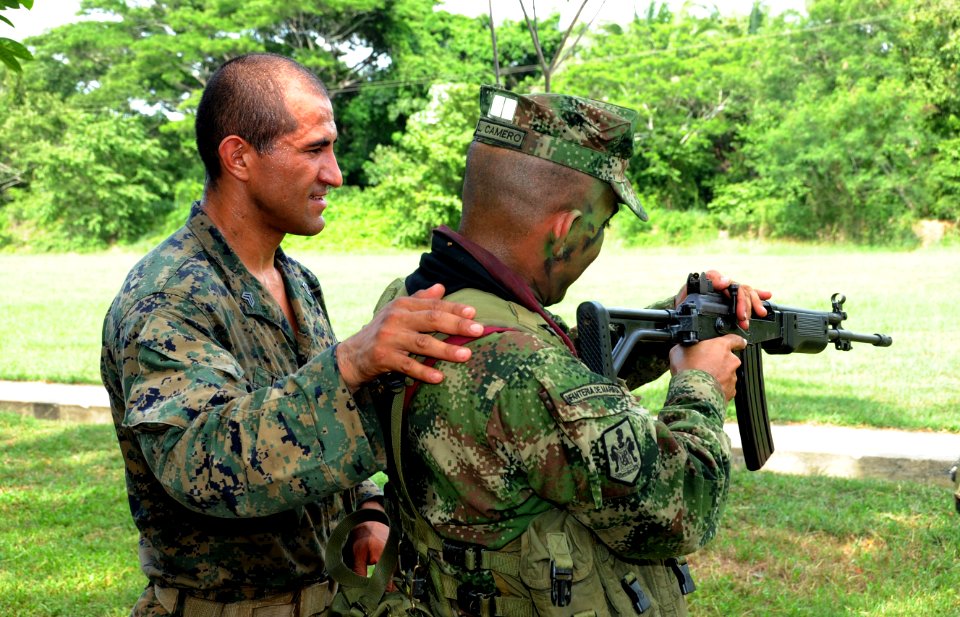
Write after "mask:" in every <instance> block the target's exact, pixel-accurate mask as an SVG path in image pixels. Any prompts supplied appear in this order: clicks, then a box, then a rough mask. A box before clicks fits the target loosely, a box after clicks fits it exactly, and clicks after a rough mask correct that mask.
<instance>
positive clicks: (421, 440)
mask: <svg viewBox="0 0 960 617" xmlns="http://www.w3.org/2000/svg"><path fill="white" fill-rule="evenodd" d="M447 232H449V230H447V231H446V232H444V235H445V236H446V237H445V238H444V239H443V241H441V242H439V243H438V242H437V239H436V236H435V241H434V245H433V246H434V252H433V253H432V254H427V255H425V256H424V259H425V260H426V259H429V258H431V256H432V258H433V260H434V261H435V262H436V261H440V262H442V261H444V260H445V259H446V257H445V255H444V252H445V251H451V250H452V251H456V244H457V243H458V242H459V243H462V242H464V239H462V238H459V237H458V236H457V235H456V234H453V233H452V232H449V233H447ZM451 240H452V241H453V242H451ZM445 247H453V248H452V249H451V248H445ZM476 248H478V247H475V245H474V249H476ZM438 250H439V252H440V254H439V255H438V254H437V253H438ZM479 250H480V251H483V249H482V248H480V249H479ZM473 252H474V251H473V250H471V253H473ZM487 255H488V257H492V256H491V255H489V254H487ZM494 259H495V258H494ZM447 261H450V260H449V259H448V260H447ZM448 265H452V267H450V268H447V269H446V270H447V272H448V273H449V272H462V273H463V276H464V277H465V278H467V279H468V280H469V281H470V282H471V283H475V282H477V281H478V280H479V281H481V282H482V283H483V285H480V286H479V287H481V288H483V289H484V290H481V289H476V288H470V287H463V288H462V289H459V290H457V291H455V293H453V294H451V295H448V299H450V300H452V301H457V302H465V303H467V304H472V305H474V306H476V307H477V309H478V313H477V316H476V319H477V320H478V321H479V322H480V323H483V324H484V325H487V326H503V327H508V328H511V329H512V330H509V331H505V332H500V333H493V334H489V335H487V336H484V337H482V338H479V339H477V340H475V341H473V342H471V343H468V344H467V345H468V346H469V347H470V348H471V349H472V351H473V354H472V356H471V358H470V360H469V361H468V362H466V363H464V364H452V363H444V362H441V363H438V364H437V367H438V368H440V370H442V371H443V373H444V376H445V377H444V381H443V382H442V383H441V384H438V385H430V384H422V385H421V386H420V387H419V388H418V389H417V391H416V393H415V394H414V396H413V398H412V399H411V401H410V404H409V407H408V409H407V412H406V413H407V416H406V418H407V423H406V432H405V435H404V439H405V441H404V443H405V445H406V446H409V447H408V448H406V447H405V448H404V459H403V464H404V470H403V471H404V477H405V478H407V483H408V489H409V492H410V494H411V497H412V498H413V501H414V503H415V504H417V505H418V508H419V510H420V513H421V514H422V515H423V516H424V518H426V519H427V520H428V521H429V522H430V524H431V526H432V527H433V528H434V529H435V530H436V531H437V532H438V533H439V534H440V535H441V536H443V537H445V538H447V539H448V540H458V541H461V542H467V543H472V544H479V545H482V546H485V547H489V548H493V549H499V548H501V547H503V546H505V545H506V544H508V543H509V542H511V541H512V540H514V539H515V538H518V537H519V536H520V535H521V534H522V533H523V532H524V530H525V529H526V528H527V527H528V526H529V525H530V523H531V521H533V520H534V519H535V518H537V517H538V516H539V515H540V514H542V513H544V512H546V511H547V510H550V509H553V508H561V509H564V510H566V511H567V512H569V513H570V514H572V515H573V516H574V517H575V518H576V519H577V520H579V521H580V522H581V523H582V524H583V525H584V526H586V527H587V528H589V529H590V530H592V532H593V533H594V534H595V535H596V536H597V537H598V538H599V539H600V540H601V541H602V542H603V543H604V544H605V545H606V546H608V547H609V548H610V549H612V550H613V551H614V552H615V553H616V554H618V555H619V556H620V557H622V558H624V559H628V560H630V559H660V558H666V557H671V556H677V555H683V554H687V553H690V552H693V551H695V550H697V549H699V548H700V547H702V546H703V545H704V544H705V543H706V542H707V541H708V540H709V539H710V538H712V537H713V536H714V534H715V532H716V529H717V525H718V521H719V517H720V514H721V510H722V506H723V503H724V501H725V497H726V494H727V488H728V479H729V473H730V442H729V439H728V437H727V436H726V434H725V433H724V431H723V417H724V410H725V407H726V405H725V401H724V399H723V396H722V393H721V391H720V389H719V386H718V385H717V383H716V381H715V379H714V378H713V377H712V376H710V375H709V374H707V373H703V372H700V371H685V372H681V373H679V374H677V375H676V376H674V377H673V379H672V380H671V382H670V386H669V391H668V394H667V400H666V403H665V406H664V407H663V408H662V409H661V410H660V412H659V415H658V417H654V416H653V415H651V414H650V413H648V412H647V411H646V410H644V409H643V408H642V407H640V405H639V404H638V402H637V400H636V399H635V398H634V397H633V396H632V395H631V393H630V392H629V391H628V390H627V389H626V388H625V387H624V385H623V384H622V383H620V382H612V381H610V380H608V379H606V378H604V377H603V376H601V375H598V374H595V373H593V372H591V371H590V370H589V369H587V368H586V366H584V365H583V364H582V363H581V362H580V361H579V360H578V359H577V358H576V357H575V356H574V355H573V354H572V353H571V350H570V349H569V348H568V345H567V344H565V342H564V340H563V339H564V337H563V336H562V335H561V334H560V332H559V331H558V329H557V324H555V323H554V324H551V323H548V320H549V316H546V314H545V313H544V311H543V310H542V308H540V307H531V306H529V302H526V303H525V304H527V306H524V305H522V304H521V301H519V300H517V298H516V297H514V298H512V299H508V297H503V296H505V295H507V292H505V291H503V287H502V286H501V285H499V284H498V283H496V282H491V280H490V279H495V278H497V277H494V276H492V275H491V274H490V273H489V272H487V275H486V278H484V275H483V271H487V270H489V266H488V262H484V264H483V265H484V267H483V268H478V267H477V266H476V263H474V264H470V260H469V257H464V255H463V254H462V251H461V252H460V253H457V254H456V255H455V257H454V258H453V263H452V264H448ZM423 269H424V261H421V268H420V270H418V271H417V273H414V275H412V276H411V277H408V278H407V280H406V289H407V290H408V291H409V292H411V293H412V292H413V291H416V289H417V288H420V286H421V285H422V284H429V283H431V282H436V281H431V280H429V279H430V278H431V277H430V276H429V275H428V276H426V277H425V278H426V279H427V280H423V279H424V276H423V273H422V271H423ZM418 273H419V276H420V278H419V284H418V279H417V276H418ZM454 276H456V275H454ZM440 282H444V283H445V284H446V285H447V289H448V291H449V290H450V289H451V288H453V289H456V284H455V282H454V281H451V280H441V281H440ZM475 286H476V285H475ZM498 287H499V288H500V289H501V291H499V292H491V290H495V289H497V288H498ZM545 316H546V318H545Z"/></svg>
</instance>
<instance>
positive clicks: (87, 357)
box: [0, 234, 960, 431]
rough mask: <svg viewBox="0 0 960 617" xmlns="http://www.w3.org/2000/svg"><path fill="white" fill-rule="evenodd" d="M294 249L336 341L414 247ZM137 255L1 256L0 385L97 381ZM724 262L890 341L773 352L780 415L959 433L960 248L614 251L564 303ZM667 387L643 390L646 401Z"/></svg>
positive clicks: (664, 290)
mask: <svg viewBox="0 0 960 617" xmlns="http://www.w3.org/2000/svg"><path fill="white" fill-rule="evenodd" d="M331 240H332V238H324V235H323V234H321V236H319V237H318V238H317V239H315V240H313V241H312V242H311V244H309V245H307V246H309V247H310V250H306V251H305V250H304V249H303V248H302V246H304V244H303V243H301V245H300V248H298V249H297V250H295V251H291V252H292V254H293V255H294V256H295V257H297V258H299V259H301V260H302V261H303V262H305V263H306V264H307V265H308V266H309V267H310V268H311V269H313V270H314V271H315V272H316V273H317V274H318V276H319V277H320V279H321V281H322V283H323V285H324V292H325V295H326V300H327V305H328V307H329V309H330V314H331V319H332V321H333V324H334V326H335V328H336V331H337V332H338V333H339V334H340V336H341V337H343V336H347V335H349V334H351V333H352V332H355V331H356V330H357V329H358V328H359V327H361V326H362V325H363V324H364V323H366V321H367V320H368V319H369V317H370V313H371V310H372V307H373V306H374V304H375V303H376V300H377V298H378V296H379V294H380V291H381V290H382V289H383V287H385V286H386V285H387V284H388V283H389V282H390V281H391V280H392V279H393V278H395V277H397V276H402V275H404V274H406V273H408V272H409V271H411V270H412V269H413V268H414V267H415V266H416V264H417V261H418V259H419V251H402V252H389V253H382V254H353V255H345V254H342V253H336V252H333V251H330V250H325V245H324V242H326V241H331ZM138 258H139V254H135V253H132V252H110V253H99V254H92V255H40V256H23V255H0V288H2V289H4V290H5V293H4V294H0V379H13V380H48V381H63V382H79V383H99V373H98V361H99V347H100V325H101V322H102V318H103V314H104V312H105V311H106V308H107V306H108V304H109V302H110V300H111V298H112V297H113V295H114V294H115V293H116V291H117V289H118V288H119V285H120V283H121V281H122V280H123V277H124V275H125V274H126V272H127V270H128V269H129V268H130V267H131V266H132V265H133V264H134V263H135V261H136V260H137V259H138ZM707 268H716V269H719V270H721V271H722V272H724V273H729V274H731V275H733V276H735V277H736V278H737V279H739V280H741V281H747V282H750V283H753V284H754V285H756V286H759V287H763V288H767V289H770V290H773V291H774V293H775V298H774V300H775V301H777V302H779V303H781V304H784V305H788V306H797V307H804V308H811V309H817V310H829V308H830V303H829V299H830V296H831V294H833V293H834V292H841V293H844V294H845V295H846V296H847V298H848V300H847V303H846V305H845V308H846V310H847V312H848V313H849V314H850V318H849V319H848V320H847V322H846V323H845V326H846V327H847V328H848V329H851V330H854V331H861V332H867V333H873V332H883V333H886V334H890V335H892V336H893V339H894V345H893V347H891V348H889V349H879V348H873V347H870V346H864V345H857V346H855V348H854V350H853V351H851V352H838V351H835V350H834V349H833V348H832V347H828V349H827V350H825V351H824V352H822V353H820V354H818V355H804V354H794V355H791V356H777V357H773V356H767V357H766V359H765V371H766V381H767V389H768V402H769V406H770V413H771V417H772V418H773V420H774V421H775V422H787V421H816V422H825V423H837V424H851V425H873V426H884V427H897V428H926V429H931V430H949V431H960V414H957V413H956V410H957V409H958V408H960V372H958V371H956V368H955V367H957V366H960V346H958V345H957V344H956V341H957V340H958V339H960V322H958V321H957V320H956V319H955V317H954V314H955V312H956V307H957V306H960V285H958V284H957V282H956V281H957V279H958V276H957V275H958V274H960V249H949V250H948V249H926V250H919V251H913V252H898V251H882V250H865V249H856V248H830V247H811V246H803V245H788V244H776V245H770V244H760V243H739V242H730V243H713V244H710V245H707V246H706V247H703V248H696V247H695V248H691V247H686V248H681V249H676V250H674V249H666V248H655V249H632V250H625V249H619V248H617V247H616V246H608V247H606V248H605V249H604V252H603V253H602V254H601V256H600V258H599V259H598V260H597V262H596V263H594V264H593V265H592V266H591V267H590V269H588V270H587V273H586V274H585V275H584V277H583V278H582V279H581V280H580V281H578V282H577V283H576V284H575V285H574V286H573V288H572V289H571V290H570V292H569V293H568V296H567V299H566V300H564V302H562V303H561V304H560V305H558V306H557V307H556V311H557V312H558V313H559V314H560V315H561V316H562V317H564V318H565V319H566V320H567V321H568V322H569V323H573V321H574V315H575V311H576V306H577V304H579V302H580V301H582V300H586V299H596V300H599V301H601V302H603V303H604V304H608V305H615V306H634V307H639V306H644V305H646V304H648V303H650V302H652V301H653V300H655V299H658V298H661V297H665V296H667V295H672V294H673V293H675V292H676V290H677V289H678V288H679V286H680V284H681V283H682V282H683V281H684V280H685V278H686V275H687V273H689V272H691V271H697V270H703V269H707ZM663 387H664V385H663V382H658V383H656V384H653V385H652V386H650V387H648V388H647V389H645V390H644V391H643V392H641V394H642V395H643V396H644V400H645V401H646V403H647V405H648V406H650V407H655V406H656V405H657V403H658V401H659V400H662V396H663V393H662V390H663Z"/></svg>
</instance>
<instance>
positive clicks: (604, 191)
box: [544, 174, 618, 306]
mask: <svg viewBox="0 0 960 617" xmlns="http://www.w3.org/2000/svg"><path fill="white" fill-rule="evenodd" d="M583 175H585V174H583ZM589 178H590V180H589V181H587V182H585V183H583V184H582V185H580V186H579V187H574V190H573V191H572V192H571V194H570V205H571V207H572V209H575V210H578V211H579V212H580V217H579V218H578V219H577V220H576V222H575V223H574V224H573V226H572V227H571V228H570V232H569V234H568V237H567V238H566V239H565V241H564V244H565V248H564V250H563V252H562V254H561V255H560V256H558V257H556V258H555V259H554V260H553V262H552V263H551V264H550V270H551V271H552V272H551V276H550V279H551V285H550V288H551V293H550V294H549V297H548V298H547V301H545V302H544V305H545V306H546V305H549V304H555V303H557V302H559V301H561V300H563V297H564V296H565V295H566V293H567V289H569V288H570V285H572V284H573V283H574V282H575V281H576V280H577V279H578V278H580V276H581V275H582V274H583V273H584V271H585V270H586V269H587V267H588V266H589V265H590V264H592V263H593V261H594V260H595V259H596V258H597V256H598V255H600V249H601V248H602V247H603V239H604V232H605V231H606V228H607V226H608V225H609V224H610V220H611V219H612V218H613V215H614V214H616V213H617V210H618V205H617V196H616V193H614V192H613V189H612V188H611V187H610V185H609V184H607V183H606V182H602V181H600V180H597V179H595V178H592V177H589Z"/></svg>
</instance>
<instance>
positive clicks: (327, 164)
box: [317, 149, 343, 188]
mask: <svg viewBox="0 0 960 617" xmlns="http://www.w3.org/2000/svg"><path fill="white" fill-rule="evenodd" d="M326 154H327V156H325V157H324V159H323V162H322V164H321V165H320V171H319V173H318V174H317V180H319V181H320V182H322V183H324V184H326V185H328V186H332V187H334V188H337V187H338V186H341V185H343V173H341V171H340V165H338V164H337V156H336V155H335V154H334V153H333V150H332V149H330V150H329V151H328V152H327V153H326Z"/></svg>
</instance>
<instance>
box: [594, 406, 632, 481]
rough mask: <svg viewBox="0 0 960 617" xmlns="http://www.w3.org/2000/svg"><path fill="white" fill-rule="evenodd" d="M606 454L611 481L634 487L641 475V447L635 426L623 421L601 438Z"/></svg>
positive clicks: (605, 432) (609, 429) (604, 433)
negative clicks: (634, 430) (634, 429)
mask: <svg viewBox="0 0 960 617" xmlns="http://www.w3.org/2000/svg"><path fill="white" fill-rule="evenodd" d="M600 439H601V440H602V441H603V449H604V452H605V453H606V457H607V461H606V468H607V475H608V476H610V479H611V480H614V481H615V482H620V483H622V484H630V485H633V484H635V483H636V481H637V476H638V475H640V447H639V445H638V444H637V436H636V434H635V433H634V432H633V425H632V424H630V421H629V420H623V421H622V422H620V423H619V424H617V425H616V426H613V427H610V428H608V429H607V430H606V431H604V432H603V434H602V435H601V436H600Z"/></svg>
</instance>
